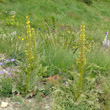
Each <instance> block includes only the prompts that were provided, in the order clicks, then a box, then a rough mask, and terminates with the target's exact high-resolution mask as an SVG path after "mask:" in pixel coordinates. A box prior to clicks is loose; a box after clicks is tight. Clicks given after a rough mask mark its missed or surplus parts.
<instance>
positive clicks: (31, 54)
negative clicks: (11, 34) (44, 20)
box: [25, 16, 36, 92]
mask: <svg viewBox="0 0 110 110" xmlns="http://www.w3.org/2000/svg"><path fill="white" fill-rule="evenodd" d="M26 29H27V35H26V44H27V49H26V50H25V54H26V61H27V74H26V75H27V79H26V92H28V89H29V83H30V77H31V73H32V70H33V69H34V66H35V59H36V38H35V31H34V29H33V28H32V31H31V27H30V20H29V17H28V16H26Z"/></svg>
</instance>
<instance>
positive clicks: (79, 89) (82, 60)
mask: <svg viewBox="0 0 110 110" xmlns="http://www.w3.org/2000/svg"><path fill="white" fill-rule="evenodd" d="M85 49H86V47H85V25H84V24H82V25H81V34H80V50H79V58H78V59H77V63H78V68H79V80H78V83H77V92H76V100H77V99H78V98H79V97H80V95H81V93H82V86H83V73H84V66H85V63H86V58H85ZM86 50H87V49H86Z"/></svg>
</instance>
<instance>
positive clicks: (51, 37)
mask: <svg viewBox="0 0 110 110" xmlns="http://www.w3.org/2000/svg"><path fill="white" fill-rule="evenodd" d="M109 6H110V2H107V1H98V2H93V3H92V4H91V5H87V4H85V3H83V2H79V1H77V0H69V1H68V0H46V1H45V0H40V1H37V0H4V2H1V1H0V25H1V27H0V41H1V43H0V54H3V55H5V57H6V58H9V59H11V58H15V59H16V60H15V63H14V66H21V65H22V66H23V65H25V61H26V58H25V53H24V50H25V49H26V47H25V36H26V27H25V23H26V19H25V17H26V16H27V15H29V18H30V21H31V27H33V28H35V32H36V43H37V54H38V58H37V63H38V64H37V65H38V66H37V68H38V70H37V73H39V75H40V80H41V82H42V81H44V80H46V79H45V78H48V77H50V76H52V75H56V74H58V75H59V76H60V77H62V79H64V80H63V81H65V80H66V81H68V80H67V79H69V78H70V77H72V76H71V75H70V73H72V74H73V75H74V74H75V72H76V73H77V72H78V64H77V63H76V60H77V58H78V54H79V38H80V25H81V24H82V23H84V24H85V25H86V31H85V32H86V37H85V38H86V42H85V43H86V46H87V47H88V44H91V48H89V49H90V53H89V52H86V59H87V61H86V68H85V71H84V73H85V74H84V76H85V77H87V79H88V77H89V76H90V77H92V78H95V81H96V83H97V85H96V84H94V86H95V90H96V88H97V87H99V86H100V88H99V89H101V90H102V91H103V94H102V93H101V96H100V98H99V99H100V103H101V106H102V108H103V110H108V108H109V98H108V97H106V95H109V93H110V92H109V85H107V84H108V82H107V81H108V80H109V77H110V75H109V72H110V57H109V53H110V52H109V49H108V50H107V49H104V48H102V41H103V39H104V37H105V32H106V31H108V32H109V27H110V22H109V17H110V13H109V9H110V7H109ZM11 11H15V12H16V16H15V22H16V23H17V22H18V23H19V26H12V25H7V23H6V19H9V20H10V17H11V15H10V12H11ZM15 31H16V34H15V35H13V32H15ZM19 36H20V37H22V38H24V41H22V40H21V39H19V38H18V37H19ZM73 46H75V47H76V48H73ZM40 57H41V58H40ZM4 60H5V59H4ZM4 60H0V62H2V61H4ZM9 66H10V65H9ZM3 68H4V69H5V67H4V66H3ZM23 68H25V66H24V67H23ZM0 69H1V68H0ZM60 72H61V73H63V74H64V75H63V74H60ZM41 73H42V74H41ZM69 75H70V76H69ZM100 75H101V76H100ZM68 76H69V77H68ZM23 77H24V76H23ZM41 77H42V78H41ZM100 77H101V78H102V79H104V80H103V81H102V80H100ZM18 79H19V78H18ZM70 79H71V78H70ZM73 79H74V78H73ZM21 80H22V79H21ZM21 80H20V84H21V82H22V81H21ZM31 80H33V79H31ZM106 80H107V81H106ZM88 82H89V81H88ZM91 82H92V79H91ZM24 83H25V80H24V82H23V85H22V84H21V86H23V87H24V85H25V84H24ZM85 84H86V83H85ZM103 84H104V85H106V86H103ZM59 85H60V84H59ZM88 86H89V84H88ZM23 87H21V88H22V89H23ZM91 87H93V85H92V86H91ZM89 89H90V88H89V87H86V86H85V88H84V90H89ZM65 91H66V90H65ZM2 93H3V91H2ZM61 93H63V94H64V96H65V97H66V94H65V92H62V91H61ZM67 93H69V96H67V97H66V98H68V97H72V96H71V92H70V91H69V92H68V91H67ZM85 93H86V94H87V95H88V92H87V91H86V92H85ZM91 94H92V93H91ZM84 95H85V94H84ZM94 95H96V96H98V93H97V94H95V93H94ZM41 96H42V95H41ZM55 97H58V94H57V92H56V94H55ZM59 97H60V96H59ZM90 97H91V98H93V99H94V100H95V98H94V97H92V96H91V95H90ZM59 100H60V98H59ZM61 100H62V98H61ZM64 100H65V99H64ZM80 100H81V99H80ZM86 100H87V99H86ZM89 100H91V99H89ZM89 100H87V103H88V101H89ZM103 100H105V102H104V101H103ZM65 101H66V100H65ZM70 101H71V99H70ZM64 103H65V102H64ZM66 103H69V102H66ZM72 103H73V102H70V103H69V104H72ZM74 106H76V105H74ZM70 107H71V106H70ZM81 107H84V108H85V110H86V109H88V108H87V105H84V104H83V103H81ZM95 107H96V106H95ZM73 108H74V107H73ZM73 108H72V109H73ZM79 108H80V106H79ZM91 109H92V108H91ZM91 109H90V110H91ZM59 110H60V109H59ZM61 110H62V109H61ZM63 110H65V109H63ZM66 110H70V108H66ZM76 110H77V109H76ZM88 110H89V109H88ZM96 110H98V109H96Z"/></svg>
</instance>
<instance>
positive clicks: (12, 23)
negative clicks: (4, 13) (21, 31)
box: [6, 15, 19, 26]
mask: <svg viewBox="0 0 110 110" xmlns="http://www.w3.org/2000/svg"><path fill="white" fill-rule="evenodd" d="M6 24H7V25H10V26H19V23H18V22H16V21H15V15H12V16H11V18H10V19H6Z"/></svg>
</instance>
